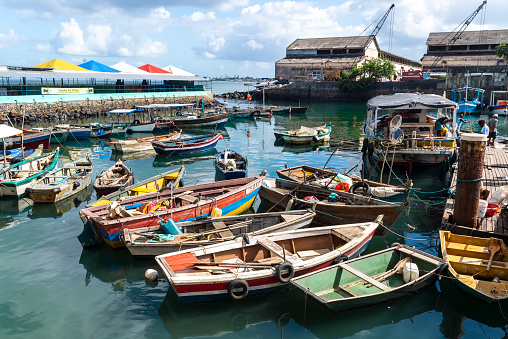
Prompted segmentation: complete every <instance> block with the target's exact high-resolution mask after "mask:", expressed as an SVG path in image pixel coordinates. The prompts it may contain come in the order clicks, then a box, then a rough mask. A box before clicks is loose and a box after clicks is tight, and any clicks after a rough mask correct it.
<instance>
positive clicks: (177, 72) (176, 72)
mask: <svg viewBox="0 0 508 339" xmlns="http://www.w3.org/2000/svg"><path fill="white" fill-rule="evenodd" d="M162 69H163V70H165V71H168V72H170V73H172V74H174V75H185V76H195V75H194V74H192V73H191V72H187V71H184V70H183V69H181V68H178V67H175V66H173V65H169V66H166V67H162Z"/></svg>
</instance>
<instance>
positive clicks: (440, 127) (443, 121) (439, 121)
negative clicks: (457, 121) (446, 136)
mask: <svg viewBox="0 0 508 339" xmlns="http://www.w3.org/2000/svg"><path fill="white" fill-rule="evenodd" d="M449 120H450V119H449V118H448V117H447V116H444V117H442V118H439V119H437V120H436V124H435V129H436V136H437V137H440V136H442V135H443V126H444V125H446V124H447V123H448V121H449Z"/></svg>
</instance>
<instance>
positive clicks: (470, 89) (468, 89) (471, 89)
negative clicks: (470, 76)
mask: <svg viewBox="0 0 508 339" xmlns="http://www.w3.org/2000/svg"><path fill="white" fill-rule="evenodd" d="M463 91H478V92H485V90H484V89H481V88H475V87H462V88H456V89H454V90H453V91H452V92H463Z"/></svg>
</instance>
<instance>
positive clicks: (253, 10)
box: [242, 4, 261, 15]
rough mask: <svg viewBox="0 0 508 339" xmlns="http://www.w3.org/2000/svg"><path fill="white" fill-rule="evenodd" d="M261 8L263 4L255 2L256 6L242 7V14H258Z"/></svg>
mask: <svg viewBox="0 0 508 339" xmlns="http://www.w3.org/2000/svg"><path fill="white" fill-rule="evenodd" d="M260 10H261V6H260V5H259V4H255V5H254V6H250V7H246V8H244V9H242V15H251V14H256V13H257V12H259V11H260Z"/></svg>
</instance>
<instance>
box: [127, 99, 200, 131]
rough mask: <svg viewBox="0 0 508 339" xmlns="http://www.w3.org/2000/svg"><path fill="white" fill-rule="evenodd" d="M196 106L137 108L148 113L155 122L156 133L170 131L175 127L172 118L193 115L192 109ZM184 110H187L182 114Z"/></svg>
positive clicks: (149, 106)
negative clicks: (178, 115)
mask: <svg viewBox="0 0 508 339" xmlns="http://www.w3.org/2000/svg"><path fill="white" fill-rule="evenodd" d="M194 106H196V104H150V105H140V106H136V108H139V109H142V110H144V111H147V112H148V114H149V115H150V120H151V121H152V122H155V128H154V131H159V132H160V131H169V130H171V128H173V127H174V124H173V120H172V117H174V116H176V115H177V114H189V115H190V114H191V111H192V108H193V107H194ZM183 109H187V111H184V112H183V113H182V110H183Z"/></svg>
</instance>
